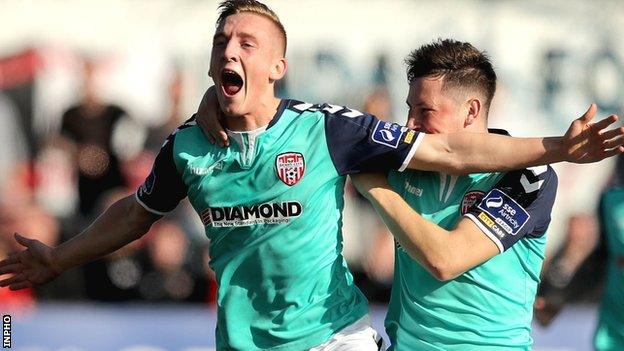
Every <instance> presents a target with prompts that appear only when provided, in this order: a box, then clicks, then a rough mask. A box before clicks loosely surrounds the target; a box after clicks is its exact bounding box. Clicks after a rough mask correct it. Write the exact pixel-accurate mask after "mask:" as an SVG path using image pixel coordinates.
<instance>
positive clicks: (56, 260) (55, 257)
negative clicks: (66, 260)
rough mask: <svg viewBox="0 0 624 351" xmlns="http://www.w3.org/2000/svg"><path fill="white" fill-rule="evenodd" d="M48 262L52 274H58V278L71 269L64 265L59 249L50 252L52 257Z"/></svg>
mask: <svg viewBox="0 0 624 351" xmlns="http://www.w3.org/2000/svg"><path fill="white" fill-rule="evenodd" d="M48 261H49V262H48V263H49V266H50V269H51V270H52V272H54V274H56V276H59V275H61V274H62V273H63V272H64V271H65V270H67V269H68V268H69V267H66V266H65V265H64V264H63V262H62V260H61V254H60V252H59V250H58V247H55V248H52V249H51V250H50V256H49V258H48Z"/></svg>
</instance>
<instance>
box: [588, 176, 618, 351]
mask: <svg viewBox="0 0 624 351" xmlns="http://www.w3.org/2000/svg"><path fill="white" fill-rule="evenodd" d="M600 219H601V222H602V228H603V235H604V240H606V244H607V250H608V262H607V276H606V284H605V289H604V293H603V297H602V302H601V306H600V315H599V318H598V328H597V329H596V336H595V338H594V345H595V347H596V350H598V351H615V350H624V188H622V187H614V188H611V189H609V190H607V191H606V192H605V193H604V194H603V196H602V199H601V202H600Z"/></svg>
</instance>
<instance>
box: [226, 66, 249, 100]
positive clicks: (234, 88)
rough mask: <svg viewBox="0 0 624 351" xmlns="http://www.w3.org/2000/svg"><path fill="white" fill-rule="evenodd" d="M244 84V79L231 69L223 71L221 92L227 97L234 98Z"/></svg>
mask: <svg viewBox="0 0 624 351" xmlns="http://www.w3.org/2000/svg"><path fill="white" fill-rule="evenodd" d="M244 84H245V82H244V81H243V78H242V77H241V76H240V75H239V74H238V73H236V72H234V71H232V70H229V69H224V70H223V71H221V90H222V91H223V94H224V95H225V96H226V97H228V98H231V97H234V95H236V94H238V92H239V91H241V89H242V88H243V85H244Z"/></svg>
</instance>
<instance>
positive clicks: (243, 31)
mask: <svg viewBox="0 0 624 351" xmlns="http://www.w3.org/2000/svg"><path fill="white" fill-rule="evenodd" d="M220 9H221V13H220V16H219V18H218V20H217V29H216V33H215V36H214V40H213V50H212V54H211V64H210V74H211V76H212V78H213V80H214V82H215V86H216V89H213V90H211V92H212V94H216V97H217V99H218V103H219V107H220V109H221V110H222V111H223V112H224V114H225V116H226V119H225V123H226V126H227V127H228V128H229V129H230V132H229V135H230V137H231V138H232V139H233V140H235V141H236V142H235V143H233V145H230V146H229V147H228V148H220V147H218V146H216V145H212V144H211V143H209V142H208V141H207V140H205V138H204V137H203V135H202V132H201V130H200V128H199V127H198V126H197V124H196V121H195V120H194V119H191V120H189V121H188V122H186V123H185V124H184V125H182V126H181V127H180V128H178V130H176V131H175V132H174V133H173V134H172V135H171V136H169V137H168V139H167V140H166V142H165V144H164V145H163V147H162V149H161V151H160V153H159V155H158V156H157V159H156V161H155V164H154V168H153V170H152V172H151V174H150V175H149V176H148V178H147V179H146V181H145V182H144V184H143V185H142V186H141V187H140V188H139V189H138V190H137V192H136V195H135V196H129V197H127V198H125V199H122V200H120V201H118V202H117V203H115V204H114V205H112V206H111V207H110V208H109V209H108V210H106V211H105V212H104V214H102V215H101V216H100V217H99V218H98V219H97V220H96V221H95V222H94V223H93V224H92V225H91V226H90V227H89V228H87V229H86V230H85V231H84V232H83V233H82V234H80V235H79V236H77V237H75V238H73V239H72V240H70V241H68V242H66V243H63V244H61V245H60V246H58V247H56V248H50V247H47V246H45V245H43V244H42V243H40V242H38V241H35V240H30V239H26V238H23V237H20V236H17V237H16V238H17V240H18V241H19V242H20V243H21V244H22V245H24V246H25V247H26V249H25V250H24V251H22V252H19V253H16V254H13V255H11V256H9V258H7V259H6V260H4V261H2V262H1V263H0V274H6V273H13V276H12V277H10V278H7V279H4V280H2V281H0V285H2V286H7V285H9V286H10V287H11V288H12V289H18V288H24V287H27V286H31V285H33V284H39V283H43V282H46V281H49V280H51V279H53V278H54V277H56V276H57V275H58V274H60V273H61V272H62V271H64V270H66V269H68V268H70V267H73V266H76V265H79V264H83V263H84V262H87V261H89V260H92V259H95V258H97V257H100V256H102V255H106V254H108V253H110V252H112V251H114V250H116V249H118V248H120V247H122V246H123V245H126V244H127V243H129V242H131V241H133V240H136V239H137V238H139V237H140V236H141V235H143V234H144V233H145V232H146V231H147V230H148V228H149V227H150V226H151V225H152V223H153V222H155V221H156V220H158V219H159V218H160V217H161V216H162V215H163V214H165V213H167V212H169V211H171V210H172V209H173V208H174V207H175V206H176V205H177V203H178V202H179V201H180V200H181V199H182V198H184V197H185V196H188V197H189V200H190V202H191V204H192V205H193V207H194V208H195V210H196V211H197V213H198V214H199V215H200V216H201V218H202V220H203V223H204V225H205V227H206V234H207V236H208V238H209V239H210V254H211V266H212V268H213V269H214V271H215V272H216V277H217V280H218V283H219V291H218V297H217V304H218V311H217V330H216V339H217V348H218V349H244V350H250V349H274V350H305V349H313V350H329V349H332V350H344V349H347V348H350V349H358V350H377V349H378V348H379V345H378V343H379V336H378V335H377V333H376V332H375V331H374V330H373V329H372V328H371V327H370V321H369V319H368V317H367V303H366V300H365V298H364V296H363V295H362V294H361V292H360V291H359V290H358V289H357V288H356V287H355V286H354V284H353V279H352V276H351V274H350V273H349V271H348V269H347V267H346V263H345V261H344V258H343V256H342V254H341V251H342V239H341V222H342V221H341V211H342V207H343V186H344V182H345V178H346V175H347V174H352V173H360V172H372V171H388V170H391V169H398V170H403V169H405V168H406V167H410V168H416V169H421V170H439V171H445V172H471V171H491V170H496V169H502V170H509V169H515V168H521V167H526V166H533V165H538V164H544V163H551V162H558V161H563V160H568V161H574V162H591V161H594V160H599V159H602V158H604V157H607V156H609V155H612V154H615V153H618V152H621V151H622V150H623V149H624V148H622V147H621V146H620V143H621V141H620V140H619V139H617V137H618V136H620V135H622V134H623V131H622V130H619V129H617V130H613V131H608V132H604V133H602V132H601V131H602V130H603V129H604V128H605V127H607V126H608V125H610V124H611V123H613V122H614V121H615V120H616V118H613V117H612V118H608V119H605V120H603V121H601V122H598V123H597V124H596V125H595V127H592V128H588V126H587V125H588V123H589V121H590V120H591V117H593V116H587V117H584V118H581V119H579V120H577V121H575V122H574V123H573V125H572V127H571V128H570V129H569V131H568V133H567V134H566V135H565V136H563V137H558V138H533V139H516V138H509V137H505V136H496V135H489V134H485V133H483V134H463V133H457V134H456V135H453V136H449V135H427V136H425V135H424V134H422V133H419V132H417V131H414V130H409V129H407V128H405V127H402V126H399V125H396V124H391V123H385V122H382V121H379V120H377V119H376V118H375V117H373V116H370V115H366V114H363V113H361V112H359V111H356V110H352V109H348V108H344V107H340V106H335V105H328V104H324V105H312V104H308V103H303V102H299V101H295V100H289V99H286V100H280V99H278V98H277V97H276V96H275V92H274V88H275V82H276V81H278V80H280V79H281V78H282V77H283V76H284V74H285V72H286V69H287V61H286V59H285V50H286V33H285V31H284V28H283V26H282V25H281V23H280V22H279V19H278V18H277V16H276V15H275V13H273V12H272V11H271V10H270V9H268V8H267V7H266V6H265V5H263V4H261V3H259V2H257V1H254V0H239V1H235V0H230V1H225V2H223V3H221V5H220ZM614 138H615V139H614Z"/></svg>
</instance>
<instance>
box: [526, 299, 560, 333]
mask: <svg viewBox="0 0 624 351" xmlns="http://www.w3.org/2000/svg"><path fill="white" fill-rule="evenodd" d="M562 308H563V304H562V303H557V302H556V301H551V300H550V299H548V298H545V297H541V296H538V297H536V298H535V303H534V304H533V316H535V320H536V321H537V322H538V323H539V324H540V325H541V326H543V327H546V326H548V325H550V323H552V321H553V320H554V319H555V317H557V315H558V314H559V312H561V309H562Z"/></svg>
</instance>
